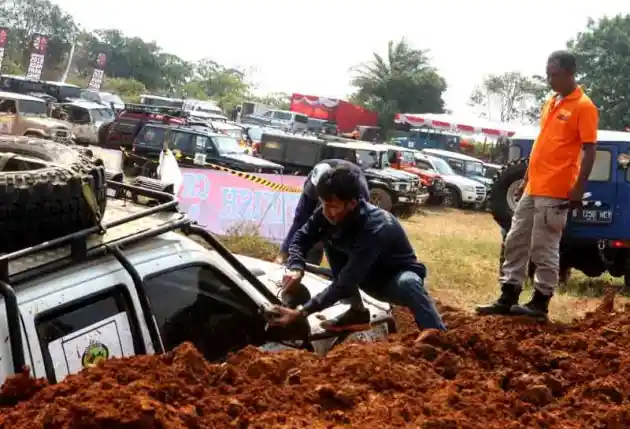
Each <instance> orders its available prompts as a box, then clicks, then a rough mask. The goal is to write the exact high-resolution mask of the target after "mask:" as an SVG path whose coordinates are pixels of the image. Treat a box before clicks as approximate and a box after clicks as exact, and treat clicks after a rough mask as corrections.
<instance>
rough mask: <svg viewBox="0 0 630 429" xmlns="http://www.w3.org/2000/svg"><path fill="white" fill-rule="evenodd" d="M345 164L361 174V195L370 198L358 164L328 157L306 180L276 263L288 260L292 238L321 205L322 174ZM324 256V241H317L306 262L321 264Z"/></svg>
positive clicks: (366, 198) (314, 168) (367, 199)
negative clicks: (318, 184)
mask: <svg viewBox="0 0 630 429" xmlns="http://www.w3.org/2000/svg"><path fill="white" fill-rule="evenodd" d="M340 165H343V166H345V167H347V168H349V169H353V170H354V171H355V172H356V174H358V175H359V180H360V183H359V184H360V187H361V197H362V198H363V199H365V200H366V201H369V200H370V190H369V188H368V184H367V180H365V176H364V175H363V171H361V168H360V167H358V166H357V165H355V164H353V163H351V162H350V161H346V160H343V159H327V160H324V161H322V162H320V163H319V164H317V165H316V166H315V167H313V170H312V171H311V172H310V174H309V175H308V177H307V178H306V181H305V182H304V189H303V191H302V195H300V199H299V200H298V203H297V206H296V207H295V214H294V216H293V224H292V225H291V228H289V232H288V233H287V236H286V238H285V239H284V241H283V242H282V245H281V246H280V253H279V254H278V256H277V257H276V263H278V264H282V263H284V262H286V260H287V258H288V256H289V246H290V245H291V240H292V239H293V236H294V235H295V233H296V232H297V231H298V230H299V229H300V228H302V227H303V226H304V224H305V223H306V221H307V220H308V218H310V217H311V215H312V214H313V213H315V209H316V208H317V207H319V194H318V193H317V182H318V181H319V179H320V177H321V176H322V174H324V173H325V172H326V171H328V170H330V169H332V168H334V167H337V166H340ZM323 257H324V248H323V246H322V243H317V244H316V245H314V246H313V247H312V248H311V249H310V251H309V252H308V254H307V255H306V257H305V259H306V262H309V263H311V264H314V265H320V264H321V263H322V259H323Z"/></svg>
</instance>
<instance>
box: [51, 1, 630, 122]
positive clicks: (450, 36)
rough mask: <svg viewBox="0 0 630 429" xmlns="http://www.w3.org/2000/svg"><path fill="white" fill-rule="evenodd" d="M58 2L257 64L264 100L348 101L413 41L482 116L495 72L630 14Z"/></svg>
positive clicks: (457, 98) (453, 105) (227, 59)
mask: <svg viewBox="0 0 630 429" xmlns="http://www.w3.org/2000/svg"><path fill="white" fill-rule="evenodd" d="M53 3H56V4H58V5H59V6H60V7H61V8H63V9H64V10H66V11H67V12H69V13H70V14H72V15H73V16H74V17H75V19H76V20H77V22H78V23H79V24H80V25H81V26H82V27H83V28H85V29H87V30H93V29H97V28H118V29H120V30H121V31H122V32H123V33H125V34H126V35H128V36H138V37H141V38H143V39H145V40H147V41H155V42H156V43H157V44H158V45H160V46H161V47H162V48H163V49H164V50H165V51H167V52H169V53H172V54H176V55H178V56H180V57H182V58H184V59H186V60H198V59H201V58H204V57H208V58H211V59H213V60H215V61H217V62H219V63H221V64H224V65H226V66H242V67H245V68H253V70H254V74H253V81H254V82H255V83H256V84H257V92H258V93H261V94H263V93H269V92H286V93H293V92H298V93H302V94H309V95H318V96H321V97H331V98H347V96H348V95H349V94H351V93H352V92H353V88H352V87H351V86H350V80H351V78H352V72H351V71H350V69H351V68H352V67H354V66H357V65H359V64H361V63H363V62H366V61H369V60H370V59H371V58H372V53H373V52H378V53H385V52H386V51H387V42H388V41H389V40H400V39H401V38H402V37H405V38H406V39H407V41H408V42H409V44H410V45H411V46H413V47H414V48H420V49H428V50H429V56H430V58H431V61H432V64H433V66H435V67H436V68H437V69H438V70H439V71H440V73H441V74H442V76H444V78H445V79H446V81H447V84H448V89H447V91H446V93H445V96H444V98H445V100H446V104H447V108H448V109H450V110H453V112H454V113H455V114H471V113H473V112H472V110H471V108H470V107H469V106H468V105H467V104H468V99H469V97H470V94H471V92H472V91H473V90H474V88H475V86H476V85H478V84H479V83H480V82H481V81H482V79H483V77H484V76H485V75H487V74H500V73H503V72H507V71H520V72H522V73H525V74H541V75H543V74H544V71H545V70H544V69H545V64H546V59H547V56H548V55H549V54H550V53H551V52H552V51H554V50H557V49H563V48H565V47H566V41H567V40H569V39H571V38H573V37H575V36H576V35H577V33H578V32H579V31H581V30H583V29H584V28H585V27H586V23H587V20H588V18H589V17H593V18H599V17H601V16H604V15H614V14H617V13H629V12H630V5H629V4H627V2H626V1H622V0H597V1H594V0H572V1H570V2H561V1H553V0H528V1H515V0H512V1H511V2H510V1H507V0H502V1H501V0H475V1H470V0H441V1H439V2H428V1H421V0H415V1H414V0H398V1H395V2H393V3H390V2H385V1H376V0H374V1H369V0H362V1H359V0H335V1H333V0H317V1H296V0H267V1H256V0H240V1H234V2H228V1H222V2H216V0H215V1H208V0H178V1H176V2H168V1H163V2H159V1H155V0H154V1H149V0H133V1H131V0H106V1H105V2H103V3H100V5H99V6H97V7H95V4H94V2H90V1H85V0H53ZM624 4H626V6H624ZM101 5H102V6H101ZM105 5H106V6H105ZM176 6H179V7H176ZM407 113H419V112H407Z"/></svg>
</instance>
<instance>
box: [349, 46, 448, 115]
mask: <svg viewBox="0 0 630 429" xmlns="http://www.w3.org/2000/svg"><path fill="white" fill-rule="evenodd" d="M352 71H353V72H354V73H355V77H354V78H353V79H352V85H353V86H355V87H356V88H357V92H356V93H355V94H354V95H353V96H352V99H353V101H354V102H358V103H360V104H363V105H365V106H366V107H368V108H371V109H374V110H376V111H377V112H378V113H379V114H380V116H381V122H382V125H383V126H385V127H390V126H391V121H392V119H393V115H394V114H396V113H397V112H416V113H441V112H442V111H443V108H444V101H443V100H442V93H443V92H444V91H445V90H446V81H445V80H444V79H443V78H442V77H441V76H440V75H439V73H438V72H437V70H436V69H435V68H434V67H432V66H431V64H430V61H429V57H428V51H426V50H422V49H414V48H412V47H411V46H409V44H408V43H407V41H406V40H405V39H404V38H403V39H401V40H400V41H399V42H394V41H391V40H390V41H389V42H388V44H387V56H386V57H384V56H382V55H380V54H378V53H376V52H375V53H374V54H373V58H372V60H371V61H369V62H367V63H363V64H361V65H359V66H358V67H354V68H353V69H352Z"/></svg>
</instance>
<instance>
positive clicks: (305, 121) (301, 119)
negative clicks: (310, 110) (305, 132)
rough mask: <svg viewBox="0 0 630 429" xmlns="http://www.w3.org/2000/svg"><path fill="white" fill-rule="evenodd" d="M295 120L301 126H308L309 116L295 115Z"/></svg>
mask: <svg viewBox="0 0 630 429" xmlns="http://www.w3.org/2000/svg"><path fill="white" fill-rule="evenodd" d="M294 118H295V122H297V123H300V124H308V116H306V115H300V114H299V113H296V114H295V115H294Z"/></svg>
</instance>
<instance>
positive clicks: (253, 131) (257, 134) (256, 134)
mask: <svg viewBox="0 0 630 429" xmlns="http://www.w3.org/2000/svg"><path fill="white" fill-rule="evenodd" d="M264 132H265V131H264V130H263V129H262V128H258V127H251V128H249V129H248V130H247V134H248V135H249V138H250V139H252V141H255V142H259V141H260V139H261V138H262V135H263V133H264Z"/></svg>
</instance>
